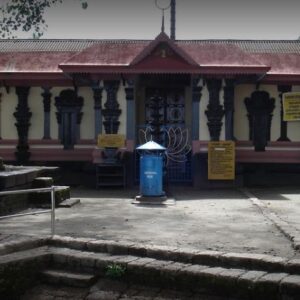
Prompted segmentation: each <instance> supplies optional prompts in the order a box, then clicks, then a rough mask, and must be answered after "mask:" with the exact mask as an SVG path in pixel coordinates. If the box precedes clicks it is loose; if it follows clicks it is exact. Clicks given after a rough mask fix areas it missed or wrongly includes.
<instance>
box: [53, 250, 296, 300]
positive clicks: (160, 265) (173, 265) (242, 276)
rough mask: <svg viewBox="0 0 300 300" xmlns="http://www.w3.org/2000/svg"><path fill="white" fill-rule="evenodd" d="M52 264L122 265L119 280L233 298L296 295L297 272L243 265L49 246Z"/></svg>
mask: <svg viewBox="0 0 300 300" xmlns="http://www.w3.org/2000/svg"><path fill="white" fill-rule="evenodd" d="M51 252H52V253H53V257H52V259H53V261H52V265H58V266H60V267H61V268H63V267H65V268H67V267H68V268H73V269H76V270H84V271H89V272H91V273H94V274H97V275H98V276H102V277H103V276H106V270H107V267H108V266H122V267H123V268H124V270H125V272H124V274H123V276H121V278H119V280H125V281H126V282H127V283H130V284H134V283H135V284H141V285H147V286H151V287H156V288H161V289H162V288H169V289H176V290H179V291H182V292H188V291H192V292H193V293H195V294H197V293H203V292H205V293H207V294H211V293H213V294H217V295H218V294H219V295H220V296H226V297H235V298H237V299H255V300H262V299H263V300H265V299H289V300H296V299H299V295H300V276H299V275H291V274H289V273H286V272H265V271H257V270H249V269H247V268H225V267H212V266H208V265H203V264H190V263H181V262H176V261H172V260H169V261H167V260H159V259H154V258H149V257H138V256H132V255H111V254H108V253H94V252H89V251H80V250H74V249H73V250H72V249H68V248H52V249H51Z"/></svg>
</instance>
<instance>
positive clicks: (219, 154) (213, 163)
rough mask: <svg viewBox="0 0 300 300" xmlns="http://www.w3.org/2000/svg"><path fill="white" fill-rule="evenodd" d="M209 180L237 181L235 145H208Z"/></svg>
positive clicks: (230, 143)
mask: <svg viewBox="0 0 300 300" xmlns="http://www.w3.org/2000/svg"><path fill="white" fill-rule="evenodd" d="M208 179H212V180H234V179H235V143H234V142H232V141H220V142H209V143H208Z"/></svg>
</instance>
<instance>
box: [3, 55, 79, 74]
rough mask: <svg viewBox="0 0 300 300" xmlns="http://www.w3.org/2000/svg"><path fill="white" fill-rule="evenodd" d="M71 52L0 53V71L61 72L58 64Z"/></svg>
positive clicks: (68, 56)
mask: <svg viewBox="0 0 300 300" xmlns="http://www.w3.org/2000/svg"><path fill="white" fill-rule="evenodd" d="M72 55H73V53H72V52H41V53H38V54H37V53H35V52H22V53H20V52H10V53H0V73H4V72H5V73H62V70H61V69H60V68H59V64H60V63H61V62H62V61H64V60H66V59H68V58H70V57H71V56H72Z"/></svg>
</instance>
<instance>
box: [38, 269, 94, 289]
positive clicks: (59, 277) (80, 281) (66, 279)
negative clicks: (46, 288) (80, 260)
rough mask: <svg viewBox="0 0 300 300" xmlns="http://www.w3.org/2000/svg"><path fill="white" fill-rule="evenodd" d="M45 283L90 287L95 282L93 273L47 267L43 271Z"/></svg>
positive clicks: (42, 277)
mask: <svg viewBox="0 0 300 300" xmlns="http://www.w3.org/2000/svg"><path fill="white" fill-rule="evenodd" d="M41 279H42V281H43V282H44V283H47V284H55V285H60V286H72V287H83V288H84V287H89V286H91V285H92V284H93V283H94V282H95V276H94V275H93V274H86V273H74V272H68V271H65V270H52V269H47V270H44V271H43V272H42V273H41Z"/></svg>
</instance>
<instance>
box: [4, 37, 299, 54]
mask: <svg viewBox="0 0 300 300" xmlns="http://www.w3.org/2000/svg"><path fill="white" fill-rule="evenodd" d="M150 41H151V40H92V39H87V40H85V39H63V40H62V39H40V40H35V39H34V40H32V39H18V40H3V39H2V40H1V39H0V52H30V51H36V52H42V51H46V52H47V51H67V52H68V51H71V52H79V51H82V50H83V49H86V48H87V47H90V46H92V45H94V44H109V43H112V44H116V43H120V44H136V43H137V44H139V43H149V42H150ZM177 43H178V44H234V45H237V46H238V47H240V48H241V49H242V50H244V51H246V52H251V53H298V54H300V40H177Z"/></svg>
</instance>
